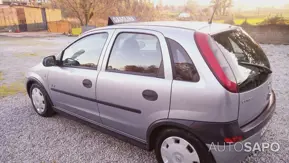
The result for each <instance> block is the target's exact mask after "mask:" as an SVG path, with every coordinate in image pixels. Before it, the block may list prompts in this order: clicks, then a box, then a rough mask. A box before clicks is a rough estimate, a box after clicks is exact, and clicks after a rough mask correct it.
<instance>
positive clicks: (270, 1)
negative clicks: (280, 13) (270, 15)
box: [153, 0, 289, 8]
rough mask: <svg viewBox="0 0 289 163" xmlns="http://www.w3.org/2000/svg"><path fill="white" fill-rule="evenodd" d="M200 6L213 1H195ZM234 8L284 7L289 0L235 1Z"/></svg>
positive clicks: (178, 1)
mask: <svg viewBox="0 0 289 163" xmlns="http://www.w3.org/2000/svg"><path fill="white" fill-rule="evenodd" d="M153 1H154V3H155V4H157V3H158V2H159V0H153ZM186 1H187V0H163V4H164V5H177V6H180V5H184V4H185V3H186ZM195 1H197V2H198V3H199V4H200V5H208V4H210V1H211V0H195ZM233 1H234V7H235V8H238V7H246V8H247V7H248V8H256V7H272V6H273V7H282V6H284V4H289V0H233Z"/></svg>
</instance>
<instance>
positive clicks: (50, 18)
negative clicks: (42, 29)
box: [45, 9, 62, 22]
mask: <svg viewBox="0 0 289 163" xmlns="http://www.w3.org/2000/svg"><path fill="white" fill-rule="evenodd" d="M45 11H46V18H47V22H54V21H60V20H62V14H61V10H59V9H45Z"/></svg>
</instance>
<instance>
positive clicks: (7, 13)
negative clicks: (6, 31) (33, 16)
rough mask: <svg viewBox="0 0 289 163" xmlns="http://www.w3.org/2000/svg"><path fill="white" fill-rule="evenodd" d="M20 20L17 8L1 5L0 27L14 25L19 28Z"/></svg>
mask: <svg viewBox="0 0 289 163" xmlns="http://www.w3.org/2000/svg"><path fill="white" fill-rule="evenodd" d="M18 24H19V22H18V18H17V12H16V9H15V8H9V7H1V8H0V29H3V28H7V27H13V28H14V29H15V28H17V26H18Z"/></svg>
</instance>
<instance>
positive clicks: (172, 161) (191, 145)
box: [155, 129, 214, 163]
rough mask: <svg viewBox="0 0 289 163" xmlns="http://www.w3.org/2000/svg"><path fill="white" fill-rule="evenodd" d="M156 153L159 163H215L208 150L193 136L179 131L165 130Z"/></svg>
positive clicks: (156, 147)
mask: <svg viewBox="0 0 289 163" xmlns="http://www.w3.org/2000/svg"><path fill="white" fill-rule="evenodd" d="M155 153H156V157H157V160H158V162H159V163H213V162H214V160H213V158H212V155H211V154H210V152H209V151H208V149H207V148H206V147H205V146H204V145H203V143H202V142H200V141H199V140H198V139H196V138H195V137H194V136H193V135H192V134H190V133H188V132H186V131H184V130H179V129H167V130H164V131H163V132H162V133H161V134H160V135H159V137H158V139H157V142H156V145H155Z"/></svg>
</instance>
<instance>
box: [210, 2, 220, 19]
mask: <svg viewBox="0 0 289 163" xmlns="http://www.w3.org/2000/svg"><path fill="white" fill-rule="evenodd" d="M219 1H220V0H216V4H215V7H214V11H213V14H212V16H211V18H210V20H209V24H212V22H213V19H214V15H215V12H216V10H217V8H218V7H219Z"/></svg>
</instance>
